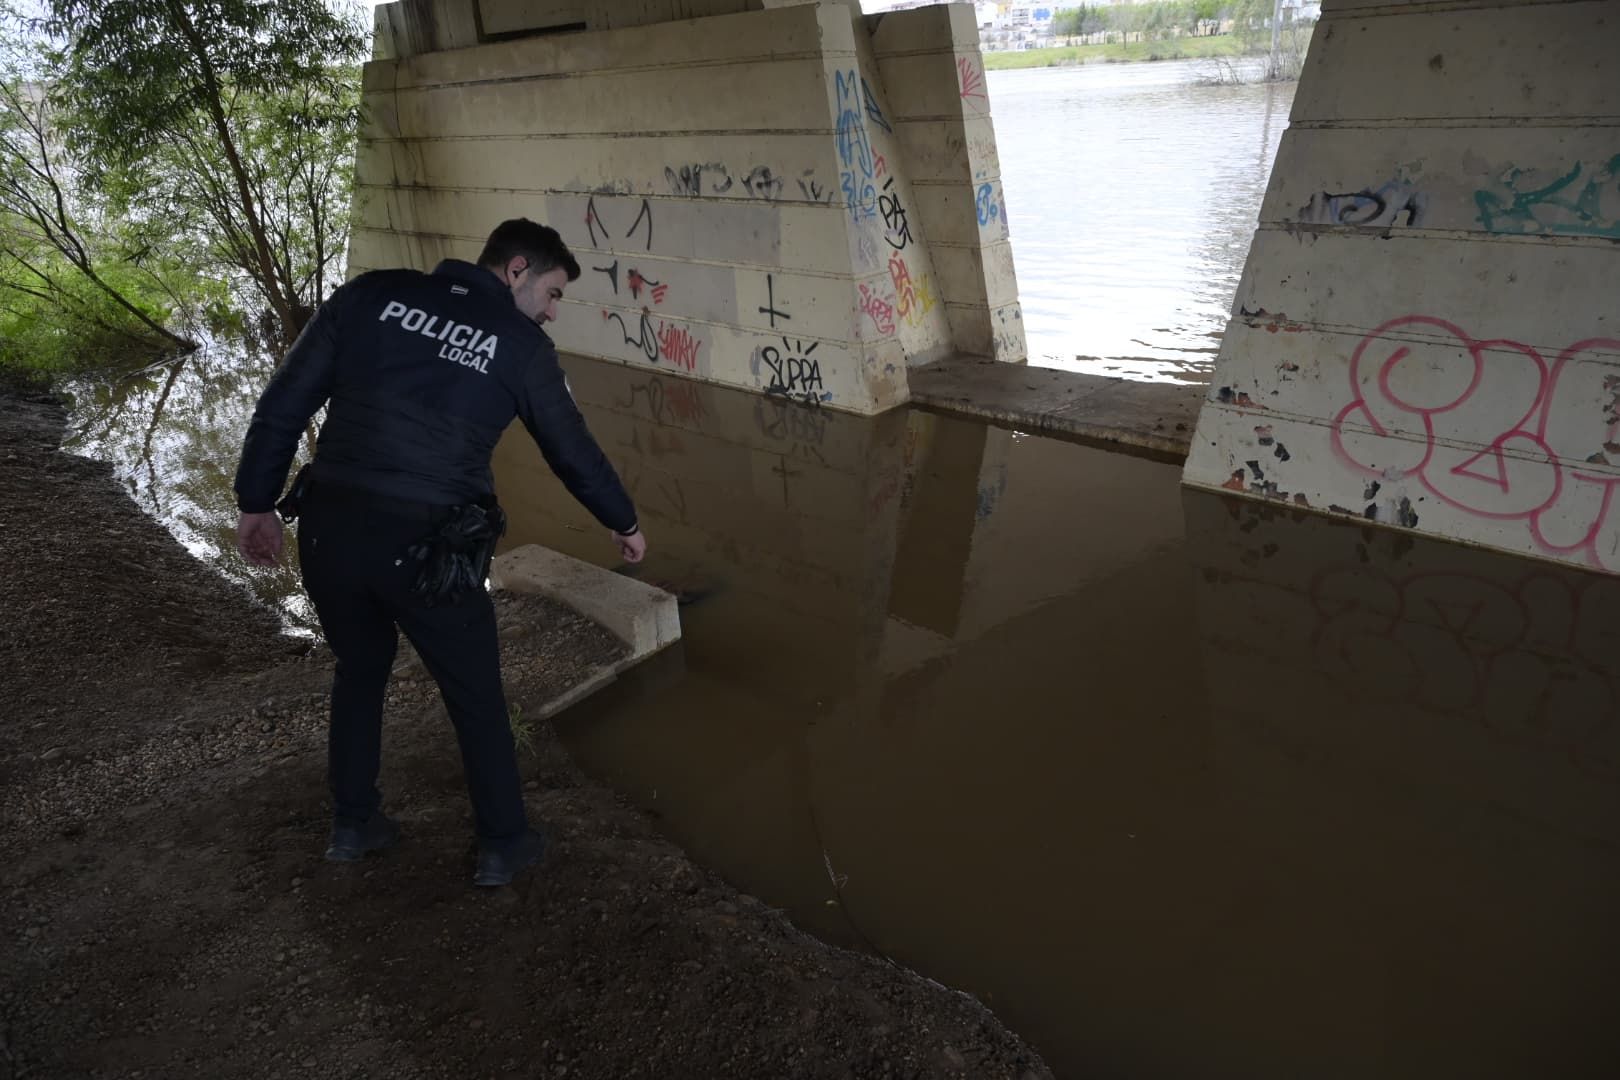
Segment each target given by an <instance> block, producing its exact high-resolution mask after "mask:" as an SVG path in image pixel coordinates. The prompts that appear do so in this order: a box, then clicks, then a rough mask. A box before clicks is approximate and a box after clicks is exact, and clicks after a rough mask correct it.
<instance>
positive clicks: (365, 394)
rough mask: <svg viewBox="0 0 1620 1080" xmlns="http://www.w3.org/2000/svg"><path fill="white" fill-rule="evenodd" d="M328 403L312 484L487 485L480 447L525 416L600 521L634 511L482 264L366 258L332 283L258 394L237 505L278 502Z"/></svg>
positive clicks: (403, 495) (544, 357) (375, 488)
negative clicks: (351, 275) (303, 438)
mask: <svg viewBox="0 0 1620 1080" xmlns="http://www.w3.org/2000/svg"><path fill="white" fill-rule="evenodd" d="M323 404H325V405H327V412H326V422H325V423H324V424H322V425H321V432H320V437H319V439H318V440H317V442H316V449H315V463H314V466H313V468H312V470H311V472H312V475H313V477H314V484H315V486H316V487H317V488H318V487H319V486H320V485H322V484H329V485H332V486H341V487H349V488H359V489H362V490H365V491H368V492H371V493H374V494H377V495H381V496H385V497H389V498H398V499H404V500H409V501H411V502H425V503H439V504H445V505H452V504H457V503H464V502H470V501H472V500H474V499H476V498H479V497H481V496H484V495H489V494H492V493H493V492H494V489H495V482H494V476H493V474H492V472H491V470H490V465H489V461H490V455H491V453H492V452H493V451H494V449H495V443H496V442H497V441H498V440H499V439H500V437H501V433H502V432H503V431H505V430H506V428H507V426H508V425H509V424H510V423H511V422H512V419H513V417H518V418H520V419H521V420H522V421H523V424H524V426H525V427H526V428H527V429H528V431H529V434H530V435H531V436H533V437H534V441H535V442H536V443H537V444H538V445H539V447H540V452H541V453H542V454H543V455H544V456H545V459H546V463H547V464H549V465H550V466H551V468H552V470H553V471H554V472H556V474H557V476H558V477H559V478H560V479H561V480H562V482H563V484H564V486H566V487H567V488H568V490H569V492H570V493H572V494H573V496H574V497H575V498H576V499H578V500H579V501H580V502H581V503H582V504H583V505H584V506H585V508H586V509H587V510H589V511H590V512H591V513H592V514H593V515H595V517H596V519H597V520H598V521H600V522H601V523H602V524H603V525H604V526H606V527H607V528H609V529H612V530H614V531H615V532H620V533H624V532H633V531H634V530H635V528H636V511H635V507H634V505H633V504H632V503H631V501H630V496H629V495H628V494H627V493H626V492H625V490H624V485H623V484H621V483H620V481H619V477H618V474H617V473H616V472H614V470H613V466H612V465H611V464H610V463H609V462H608V460H607V457H606V456H605V455H604V454H603V453H602V450H601V448H600V447H599V446H598V445H597V443H596V440H595V439H594V438H593V437H592V436H591V433H590V431H589V429H588V428H586V426H585V418H584V417H582V416H581V415H580V413H579V408H578V407H577V406H576V405H575V404H574V398H573V395H572V394H571V393H570V392H569V390H568V387H567V384H566V383H565V382H564V378H563V370H562V366H561V365H560V364H559V363H558V360H557V349H556V347H555V346H554V345H553V344H552V343H551V338H550V337H548V336H547V335H546V333H545V331H543V330H541V329H540V327H538V326H537V325H535V324H534V323H533V322H531V321H530V320H529V319H528V317H527V316H525V315H524V314H523V313H522V312H521V311H519V310H518V308H517V304H516V303H515V302H514V301H513V299H512V294H511V292H510V290H508V289H507V287H506V286H505V285H503V284H502V283H501V281H500V279H499V278H497V277H496V276H495V275H494V274H492V273H490V272H489V271H488V270H485V269H483V268H482V267H479V266H474V265H473V264H472V263H466V262H461V261H460V260H456V259H447V260H445V261H444V262H441V263H440V264H439V265H438V266H437V267H435V268H434V270H433V272H432V273H431V274H424V273H421V272H420V271H417V270H375V271H371V272H369V273H365V274H361V275H360V276H359V277H356V278H355V279H354V280H353V281H350V282H349V283H347V284H346V285H343V286H341V287H340V288H338V289H337V290H335V291H334V292H333V293H332V295H331V297H330V298H328V300H327V301H326V303H324V304H322V305H321V307H320V310H319V311H317V312H316V314H315V317H314V318H313V319H311V320H310V322H309V325H308V326H306V327H305V328H304V332H303V333H302V334H300V335H299V337H298V340H297V341H296V342H295V343H294V344H293V347H292V350H291V351H290V352H289V353H288V354H287V357H286V359H285V360H284V361H283V363H282V365H281V367H280V368H279V369H277V371H276V373H275V375H274V376H273V377H272V378H271V380H270V384H269V386H267V387H266V388H265V391H264V394H263V395H262V396H261V397H260V398H259V402H258V405H257V407H256V408H255V409H254V411H253V419H252V421H251V422H250V423H249V425H248V431H247V437H246V439H245V440H244V442H243V446H242V460H241V463H240V464H239V465H238V467H237V470H236V500H237V506H238V508H239V509H241V510H242V511H244V512H246V513H263V512H265V511H268V510H271V509H273V508H274V506H275V502H276V500H277V498H278V497H279V496H280V493H281V488H282V485H283V484H284V483H285V482H286V479H287V471H288V468H289V467H290V466H291V464H292V459H293V453H294V451H295V450H296V448H297V445H298V439H299V436H300V435H301V434H302V433H303V431H304V428H305V425H307V424H308V423H309V420H310V418H311V417H313V416H314V415H315V413H316V411H317V410H319V409H320V407H321V406H322V405H323Z"/></svg>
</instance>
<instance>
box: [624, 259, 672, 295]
mask: <svg viewBox="0 0 1620 1080" xmlns="http://www.w3.org/2000/svg"><path fill="white" fill-rule="evenodd" d="M626 280H627V284H628V285H629V287H630V296H631V297H632V298H633V299H636V300H640V299H641V294H642V291H643V290H645V291H646V292H647V293H648V295H650V296H651V297H652V302H653V303H654V304H662V303H663V302H664V297H665V296H667V295H669V286H668V285H665V284H663V283H661V282H657V281H654V280H652V279H651V278H648V277H644V276H643V275H642V273H641V271H640V270H637V269H636V268H635V267H633V266H632V267H631V268H630V271H629V273H628V274H626ZM614 292H618V289H617V287H615V288H614Z"/></svg>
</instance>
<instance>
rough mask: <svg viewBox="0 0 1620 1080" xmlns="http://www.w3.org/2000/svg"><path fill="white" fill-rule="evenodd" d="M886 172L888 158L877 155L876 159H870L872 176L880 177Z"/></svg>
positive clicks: (887, 169)
mask: <svg viewBox="0 0 1620 1080" xmlns="http://www.w3.org/2000/svg"><path fill="white" fill-rule="evenodd" d="M888 171H889V159H888V158H886V157H884V156H883V155H882V154H878V155H877V156H876V157H874V158H873V159H872V173H873V175H875V176H882V175H883V174H884V173H886V172H888Z"/></svg>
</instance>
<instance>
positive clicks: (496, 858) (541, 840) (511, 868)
mask: <svg viewBox="0 0 1620 1080" xmlns="http://www.w3.org/2000/svg"><path fill="white" fill-rule="evenodd" d="M545 854H546V838H545V837H544V836H542V835H540V834H539V833H537V832H535V831H534V830H533V829H529V830H528V831H527V832H525V833H524V834H523V835H522V836H520V837H518V838H517V839H516V840H514V841H513V842H512V844H511V846H510V847H508V848H507V849H506V850H504V851H480V852H479V853H478V869H477V870H475V871H474V872H473V884H474V885H510V884H511V883H512V879H513V878H515V877H517V876H518V874H520V873H521V872H523V871H524V870H527V869H528V868H529V867H531V866H533V865H534V864H536V863H538V862H539V861H540V860H541V859H543V858H544V857H545Z"/></svg>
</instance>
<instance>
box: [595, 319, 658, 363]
mask: <svg viewBox="0 0 1620 1080" xmlns="http://www.w3.org/2000/svg"><path fill="white" fill-rule="evenodd" d="M602 321H603V322H616V323H618V324H619V333H620V335H621V336H623V338H624V343H625V344H626V345H630V346H633V347H635V348H636V349H639V350H640V351H641V354H642V355H643V356H645V357H646V358H647V361H648V363H657V362H658V335H657V334H655V333H654V332H653V325H652V322H653V320H652V313H651V312H650V311H648V310H647V309H646V308H642V309H641V318H640V319H639V320H637V322H636V335H635V336H634V337H631V336H630V330H629V328H628V327H626V326H625V322H624V316H623V315H621V314H619V313H618V312H617V311H606V310H604V311H603V312H602Z"/></svg>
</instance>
